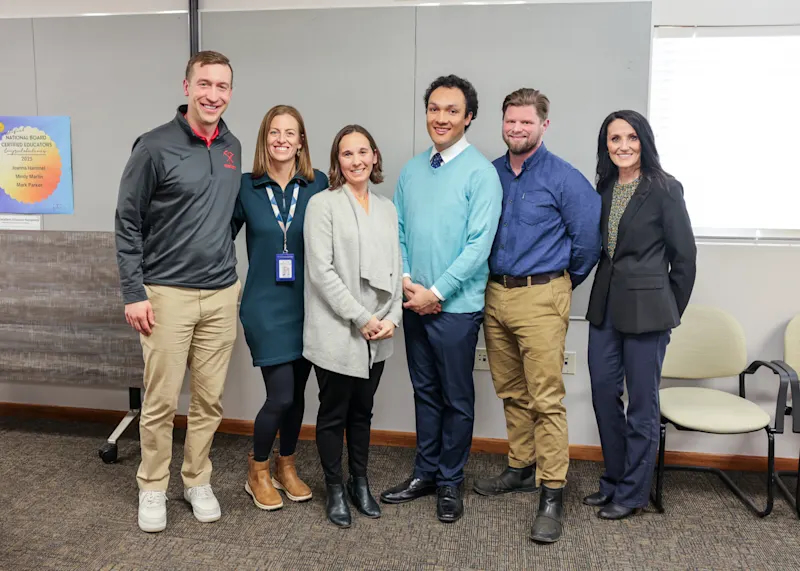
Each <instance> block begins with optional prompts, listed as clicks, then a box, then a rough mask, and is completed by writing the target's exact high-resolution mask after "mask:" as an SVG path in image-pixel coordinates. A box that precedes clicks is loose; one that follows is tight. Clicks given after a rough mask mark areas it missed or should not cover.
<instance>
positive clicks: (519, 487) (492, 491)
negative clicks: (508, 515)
mask: <svg viewBox="0 0 800 571" xmlns="http://www.w3.org/2000/svg"><path fill="white" fill-rule="evenodd" d="M472 489H473V490H475V491H476V492H477V493H479V494H480V495H482V496H499V495H500V494H508V493H510V492H535V491H536V490H538V489H539V488H537V487H536V464H533V465H532V466H528V467H527V468H512V467H511V466H507V467H506V469H505V470H503V471H502V472H501V473H500V474H499V475H498V476H493V477H490V478H479V479H478V480H475V484H474V485H473V486H472Z"/></svg>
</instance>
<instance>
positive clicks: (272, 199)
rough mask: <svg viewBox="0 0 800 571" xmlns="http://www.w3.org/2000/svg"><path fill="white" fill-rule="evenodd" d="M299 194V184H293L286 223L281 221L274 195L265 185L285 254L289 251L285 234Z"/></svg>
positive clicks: (292, 216) (281, 217) (290, 223)
mask: <svg viewBox="0 0 800 571" xmlns="http://www.w3.org/2000/svg"><path fill="white" fill-rule="evenodd" d="M299 194H300V183H298V182H296V183H294V190H292V202H291V204H290V205H289V215H288V217H287V218H286V222H284V221H283V216H281V211H280V209H279V208H278V202H277V201H276V200H275V193H274V192H272V189H271V188H270V186H269V185H267V196H269V203H270V204H271V205H272V212H274V213H275V219H276V220H277V221H278V226H280V227H281V230H282V231H283V253H284V254H286V253H288V252H289V250H288V249H287V247H286V233H287V232H288V231H289V227H290V226H291V225H292V219H294V211H295V208H296V207H297V196H298V195H299ZM285 204H286V195H285V194H284V205H285Z"/></svg>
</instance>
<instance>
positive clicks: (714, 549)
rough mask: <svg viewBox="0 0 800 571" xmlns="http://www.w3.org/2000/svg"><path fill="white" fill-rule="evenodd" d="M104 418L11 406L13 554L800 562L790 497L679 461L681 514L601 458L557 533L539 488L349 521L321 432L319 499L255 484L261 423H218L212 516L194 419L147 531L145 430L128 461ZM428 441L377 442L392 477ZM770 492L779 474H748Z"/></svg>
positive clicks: (742, 564) (496, 466)
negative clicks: (737, 487)
mask: <svg viewBox="0 0 800 571" xmlns="http://www.w3.org/2000/svg"><path fill="white" fill-rule="evenodd" d="M109 431H110V429H109V427H107V426H104V425H98V424H88V423H70V422H56V421H42V420H21V419H17V418H3V417H0V510H1V511H0V569H2V570H9V571H10V570H20V569H36V570H40V569H59V570H68V569H80V570H89V569H98V570H107V571H112V570H113V571H123V570H124V571H129V570H134V569H152V570H176V569H187V570H191V571H199V570H203V569H287V570H305V569H376V570H389V569H392V570H393V569H419V570H431V571H433V570H437V571H438V570H449V569H543V570H555V569H604V570H605V569H615V570H616V569H619V570H627V569H630V570H639V569H798V568H800V523H799V522H798V520H797V519H796V518H795V517H794V515H793V512H792V510H791V509H790V508H789V506H788V504H787V503H786V502H785V501H784V500H782V499H777V500H776V506H775V511H774V512H773V514H772V515H771V516H769V517H768V518H766V519H763V520H762V519H758V518H757V517H755V516H754V515H752V514H751V513H750V512H749V511H748V510H747V509H746V508H745V507H744V506H743V505H742V504H740V503H739V502H738V501H737V500H736V499H735V498H734V497H733V496H732V495H731V494H730V493H729V492H728V491H727V489H726V488H724V487H723V486H722V484H721V483H720V482H718V480H717V479H716V478H715V477H713V476H709V475H697V474H688V473H674V472H673V473H669V474H668V480H667V486H666V489H665V493H666V496H665V499H666V505H667V513H666V514H658V513H655V512H654V511H653V510H652V508H651V509H650V510H649V511H648V512H645V513H643V514H641V515H638V516H636V517H634V518H632V519H629V520H625V521H621V522H605V521H601V520H599V519H598V518H597V517H595V513H594V509H592V508H590V507H587V506H584V505H582V504H581V503H580V499H581V497H582V496H583V495H585V494H588V493H591V492H593V491H594V490H595V486H596V482H597V478H598V476H599V474H600V468H601V467H600V465H599V464H594V463H591V462H573V463H572V466H571V472H570V483H569V486H568V488H567V490H568V491H567V515H566V531H565V534H564V537H563V538H562V540H561V541H560V542H558V543H557V544H555V545H551V546H540V545H536V544H534V543H532V542H530V541H529V540H528V530H529V528H530V524H531V522H532V518H533V512H534V508H535V505H536V502H537V498H538V494H521V495H510V496H505V497H499V498H484V497H481V496H477V495H475V494H474V493H472V492H469V493H467V495H466V499H465V504H466V514H465V516H464V518H463V519H462V520H461V521H459V522H457V523H455V524H452V525H443V524H441V523H439V522H438V521H437V520H436V517H435V500H434V498H431V497H429V498H423V499H421V500H417V501H416V502H412V503H410V504H405V505H400V506H383V517H382V518H381V519H378V520H369V519H367V518H364V517H359V516H358V514H354V525H353V527H351V528H350V529H347V530H340V529H337V528H334V527H333V526H332V525H330V524H329V523H327V521H326V520H325V515H324V497H323V495H324V494H323V488H322V471H321V469H320V466H319V462H318V459H317V456H316V449H315V446H314V443H313V442H301V443H300V447H299V450H298V464H299V466H300V471H301V475H303V476H304V478H305V479H306V481H307V482H308V483H309V485H311V487H312V489H313V492H314V499H313V500H312V501H311V502H309V503H305V504H292V503H291V502H287V505H286V507H284V508H283V509H282V510H279V511H277V512H270V513H267V512H262V511H261V510H258V509H257V508H255V506H253V504H252V502H251V501H250V499H249V496H247V495H246V494H245V492H244V490H243V485H244V480H245V474H246V454H247V451H248V450H249V448H250V441H249V439H248V438H245V437H240V436H231V435H218V436H217V438H216V440H215V442H214V448H213V450H212V460H213V462H214V477H213V482H212V483H213V485H214V488H215V490H216V493H217V496H218V498H219V500H220V503H221V505H222V510H223V516H222V519H221V520H220V521H218V522H216V523H213V524H201V523H198V522H197V521H196V520H195V519H194V518H193V516H192V514H191V510H190V508H189V506H188V505H187V504H186V503H185V502H184V501H183V500H182V499H181V495H182V494H181V491H182V490H181V483H180V476H179V470H180V460H179V459H180V457H181V440H182V439H183V432H182V431H176V442H175V455H174V460H173V471H172V474H173V478H172V481H171V483H170V489H169V494H168V495H169V498H170V501H169V502H168V504H167V509H168V526H167V529H166V531H164V532H162V533H159V534H153V535H149V534H145V533H142V532H141V531H139V529H138V527H137V525H136V507H137V496H136V488H135V479H134V478H135V473H136V467H137V463H138V440H137V439H136V434H135V433H131V434H130V435H128V436H126V437H125V438H123V439H122V440H121V441H120V462H119V463H118V464H115V465H105V464H103V463H102V462H101V461H100V459H99V458H98V457H97V452H96V450H97V448H98V446H99V445H100V444H101V443H102V441H103V439H104V438H105V437H106V436H107V435H108V433H109ZM412 458H413V450H409V449H401V448H385V447H374V448H373V450H372V453H371V460H370V475H371V482H372V487H373V490H374V491H375V492H376V493H377V492H378V491H380V490H381V489H383V488H384V487H387V486H388V485H391V484H394V483H395V482H397V481H398V480H400V479H402V478H403V477H405V475H406V474H407V473H408V472H409V467H410V465H411V462H412ZM504 462H505V458H504V457H502V456H496V455H489V454H474V455H473V456H472V457H471V458H470V461H469V464H468V466H467V485H468V486H469V485H471V483H472V481H473V480H474V478H475V477H476V476H477V475H480V474H485V473H492V472H495V471H499V470H500V469H502V467H503V465H504ZM733 477H734V479H735V481H737V482H738V483H740V484H742V485H743V486H744V487H745V489H746V490H747V491H748V492H749V493H751V494H754V495H755V496H756V497H758V498H759V499H763V497H764V495H765V492H764V490H763V477H762V476H760V475H757V474H734V475H733Z"/></svg>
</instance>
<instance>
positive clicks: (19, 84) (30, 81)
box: [0, 19, 36, 115]
mask: <svg viewBox="0 0 800 571" xmlns="http://www.w3.org/2000/svg"><path fill="white" fill-rule="evenodd" d="M0 54H3V64H2V72H1V75H2V78H3V79H2V82H0V83H1V84H2V88H0V115H36V71H35V69H36V67H35V65H34V58H33V29H32V27H31V21H30V20H27V19H25V20H0Z"/></svg>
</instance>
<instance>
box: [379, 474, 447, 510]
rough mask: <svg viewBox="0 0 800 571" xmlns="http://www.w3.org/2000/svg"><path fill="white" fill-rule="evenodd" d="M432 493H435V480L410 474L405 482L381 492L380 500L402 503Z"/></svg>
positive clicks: (389, 502) (387, 502)
mask: <svg viewBox="0 0 800 571" xmlns="http://www.w3.org/2000/svg"><path fill="white" fill-rule="evenodd" d="M434 493H436V482H434V481H433V480H423V479H421V478H415V477H414V476H411V477H410V478H409V479H407V480H406V481H405V482H403V483H401V484H398V485H396V486H395V487H393V488H389V489H388V490H386V491H385V492H383V493H382V494H381V501H382V502H383V503H386V504H402V503H405V502H410V501H412V500H416V499H417V498H421V497H422V496H430V495H432V494H434Z"/></svg>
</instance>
